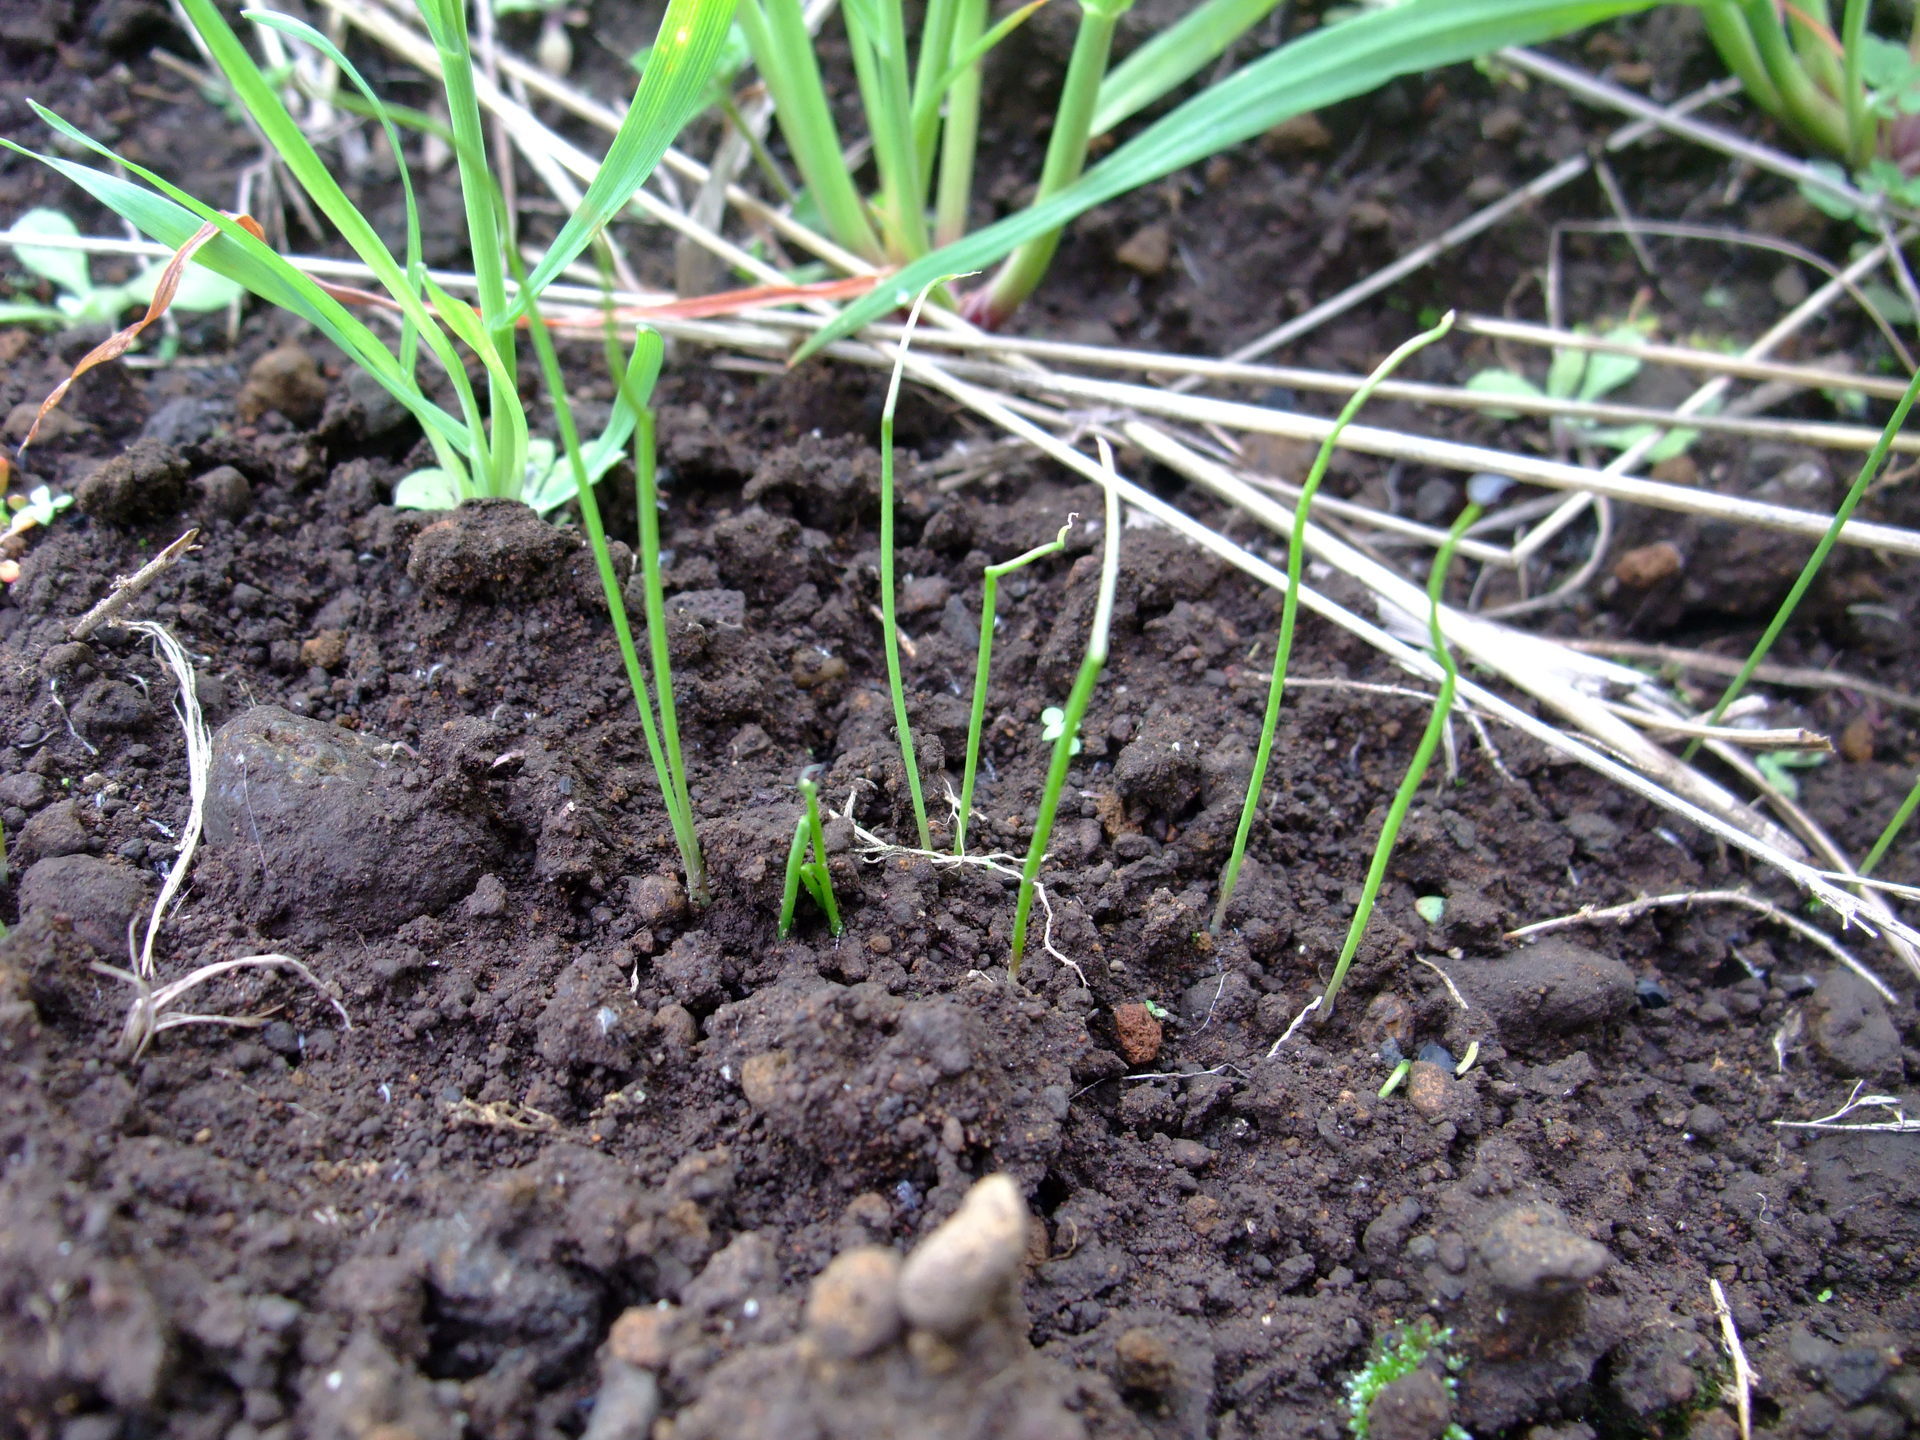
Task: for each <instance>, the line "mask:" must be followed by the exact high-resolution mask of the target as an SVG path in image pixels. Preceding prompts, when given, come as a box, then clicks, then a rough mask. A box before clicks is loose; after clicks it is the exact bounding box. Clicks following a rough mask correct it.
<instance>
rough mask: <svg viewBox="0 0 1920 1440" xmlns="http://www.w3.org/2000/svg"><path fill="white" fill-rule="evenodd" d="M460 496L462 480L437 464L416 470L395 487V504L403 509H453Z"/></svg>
mask: <svg viewBox="0 0 1920 1440" xmlns="http://www.w3.org/2000/svg"><path fill="white" fill-rule="evenodd" d="M460 498H461V485H460V481H459V480H458V479H457V478H455V477H454V476H452V475H449V474H448V473H447V472H446V471H445V470H442V469H441V468H440V467H439V466H437V465H436V466H430V467H429V468H427V469H425V470H416V471H414V472H413V473H412V474H411V475H408V476H407V477H405V478H404V479H403V480H401V482H400V483H399V484H398V485H396V486H394V487H393V503H394V506H395V507H396V508H398V509H401V510H451V509H453V508H454V507H455V506H456V505H458V504H459V503H460Z"/></svg>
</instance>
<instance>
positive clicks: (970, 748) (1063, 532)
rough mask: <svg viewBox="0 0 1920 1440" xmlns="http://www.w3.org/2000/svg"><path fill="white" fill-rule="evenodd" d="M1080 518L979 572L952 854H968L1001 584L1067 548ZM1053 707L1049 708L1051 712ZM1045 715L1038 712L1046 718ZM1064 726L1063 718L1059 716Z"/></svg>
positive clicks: (1068, 522) (1072, 517)
mask: <svg viewBox="0 0 1920 1440" xmlns="http://www.w3.org/2000/svg"><path fill="white" fill-rule="evenodd" d="M1079 518H1080V517H1079V516H1077V515H1069V516H1067V523H1066V524H1064V525H1062V526H1061V527H1060V533H1059V534H1058V535H1056V536H1054V537H1053V539H1051V540H1050V541H1048V542H1047V543H1046V544H1045V545H1036V546H1035V547H1034V548H1033V549H1031V550H1029V551H1027V553H1026V554H1024V555H1016V556H1014V557H1013V559H1011V560H1003V561H1002V562H1001V563H1000V564H998V565H989V566H987V568H986V569H985V570H983V571H981V572H980V574H981V580H980V656H979V659H977V660H976V661H975V662H974V666H973V709H972V712H971V713H970V714H969V715H968V717H967V760H966V767H965V769H964V770H962V772H961V777H960V817H959V819H958V820H956V821H955V822H954V828H953V853H954V854H956V855H964V854H966V853H967V821H968V820H969V819H971V818H972V816H973V782H974V780H975V778H976V776H977V775H978V772H979V768H980V732H981V727H982V726H983V725H984V724H985V723H986V718H987V672H988V670H989V668H990V667H991V665H992V663H993V627H994V625H995V624H996V623H998V618H999V617H998V614H997V607H998V605H999V600H1000V581H1001V579H1002V578H1003V577H1005V576H1008V575H1011V574H1012V573H1013V572H1014V571H1016V570H1019V569H1022V568H1024V567H1025V566H1028V565H1031V564H1032V563H1033V562H1034V561H1036V560H1040V559H1044V558H1045V557H1046V556H1048V555H1052V554H1055V553H1057V552H1058V551H1060V550H1063V549H1065V548H1066V544H1067V532H1068V531H1070V530H1072V529H1073V522H1074V521H1075V520H1077V519H1079ZM1051 708H1052V707H1048V709H1049V710H1051ZM1046 715H1047V711H1042V712H1041V718H1042V719H1043V720H1044V719H1045V718H1046ZM1061 719H1062V721H1063V722H1064V720H1065V719H1066V717H1065V715H1064V714H1062V715H1061ZM1041 738H1042V739H1046V740H1051V739H1052V738H1053V737H1052V736H1051V735H1047V734H1044V733H1043V734H1042V736H1041Z"/></svg>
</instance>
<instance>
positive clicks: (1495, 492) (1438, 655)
mask: <svg viewBox="0 0 1920 1440" xmlns="http://www.w3.org/2000/svg"><path fill="white" fill-rule="evenodd" d="M1512 483H1513V482H1512V481H1510V480H1508V479H1506V478H1505V477H1504V476H1500V475H1476V476H1474V477H1473V478H1472V479H1471V480H1469V481H1468V482H1467V507H1466V509H1464V510H1462V511H1461V512H1460V517H1459V518H1458V519H1457V520H1455V521H1454V522H1453V528H1452V529H1451V530H1449V531H1448V532H1447V538H1446V541H1445V543H1443V544H1442V545H1441V546H1440V550H1439V553H1438V554H1436V555H1435V556H1434V557H1433V573H1432V574H1431V575H1430V576H1428V578H1427V633H1428V637H1429V643H1430V645H1431V648H1432V654H1433V658H1434V660H1435V661H1436V662H1437V663H1438V664H1439V666H1440V668H1441V670H1442V671H1443V672H1444V675H1443V678H1442V679H1441V681H1440V692H1439V694H1437V695H1435V696H1434V700H1433V714H1432V715H1431V716H1430V717H1429V718H1428V720H1427V728H1426V729H1425V730H1424V731H1423V732H1422V733H1421V736H1420V743H1419V744H1418V745H1417V746H1415V747H1414V751H1413V762H1412V763H1411V764H1410V765H1408V766H1407V773H1406V775H1405V776H1404V777H1403V778H1402V779H1401V781H1400V788H1399V789H1398V790H1397V791H1395V792H1394V797H1393V804H1392V805H1391V806H1390V807H1388V810H1387V820H1386V823H1385V824H1384V825H1382V826H1381V827H1380V838H1379V840H1378V841H1377V842H1376V843H1375V845H1374V847H1373V863H1372V864H1371V865H1369V866H1368V867H1367V878H1366V883H1365V884H1364V885H1363V886H1362V887H1361V890H1360V903H1359V905H1358V906H1356V907H1355V908H1354V912H1353V922H1352V924H1350V925H1349V926H1348V927H1347V939H1346V943H1345V944H1344V945H1342V946H1341V947H1340V959H1339V961H1338V962H1337V963H1336V964H1335V965H1334V967H1333V978H1332V979H1331V980H1329V981H1327V989H1326V993H1325V994H1324V995H1323V996H1322V997H1321V999H1322V1000H1323V1001H1324V1002H1325V1003H1324V1004H1323V1005H1322V1006H1321V1008H1320V1017H1321V1019H1322V1020H1325V1019H1326V1017H1327V1016H1329V1015H1331V1014H1332V1013H1333V999H1334V996H1336V995H1338V994H1339V993H1340V986H1341V984H1342V983H1343V982H1344V981H1345V980H1346V978H1347V970H1348V968H1349V967H1350V966H1352V964H1353V957H1354V954H1355V952H1356V951H1358V950H1359V948H1360V941H1361V939H1362V938H1363V937H1365V935H1366V933H1367V922H1368V921H1369V920H1370V919H1372V918H1373V904H1374V901H1375V900H1377V899H1378V898H1379V896H1380V884H1381V882H1382V881H1383V880H1385V879H1386V875H1387V861H1388V860H1390V859H1392V858H1393V847H1394V844H1395V842H1396V841H1398V840H1399V838H1400V826H1401V825H1402V824H1403V823H1404V822H1405V821H1406V818H1407V811H1408V810H1410V809H1411V808H1412V807H1413V797H1414V796H1415V794H1417V793H1418V792H1419V789H1420V785H1421V782H1422V781H1424V780H1425V779H1426V778H1427V767H1428V766H1429V765H1431V764H1432V763H1433V752H1434V751H1435V750H1437V749H1439V747H1440V735H1441V732H1442V731H1444V730H1445V729H1446V726H1447V717H1448V715H1449V714H1450V713H1451V711H1452V710H1453V695H1454V691H1455V690H1456V689H1457V688H1458V687H1459V684H1460V671H1459V669H1458V667H1456V666H1455V664H1454V662H1453V651H1452V649H1451V648H1449V646H1448V645H1447V636H1446V632H1445V631H1444V630H1442V629H1441V628H1440V597H1441V595H1442V593H1444V592H1445V590H1446V588H1447V571H1448V570H1449V569H1450V568H1451V567H1452V565H1453V552H1454V551H1455V550H1456V549H1458V548H1459V545H1460V540H1461V537H1462V536H1464V535H1465V534H1466V533H1467V531H1468V529H1469V528H1471V527H1472V525H1473V522H1474V521H1476V520H1478V519H1479V518H1480V516H1481V515H1482V513H1484V512H1485V510H1486V507H1487V506H1489V505H1491V504H1492V503H1493V502H1494V501H1495V500H1497V499H1499V498H1500V495H1501V494H1502V493H1503V492H1504V491H1505V490H1506V489H1507V488H1508V486H1510V485H1511V484H1512Z"/></svg>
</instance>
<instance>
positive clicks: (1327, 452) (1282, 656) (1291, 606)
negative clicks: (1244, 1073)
mask: <svg viewBox="0 0 1920 1440" xmlns="http://www.w3.org/2000/svg"><path fill="white" fill-rule="evenodd" d="M1452 328H1453V312H1452V311H1451V310H1449V311H1448V312H1447V313H1446V314H1445V315H1443V316H1442V317H1441V318H1440V323H1439V324H1437V325H1435V326H1434V327H1433V328H1432V329H1431V330H1427V331H1425V332H1423V333H1421V334H1419V335H1416V336H1414V337H1413V338H1412V339H1411V340H1409V341H1407V342H1406V343H1405V344H1404V345H1402V346H1400V347H1399V348H1398V349H1397V350H1395V351H1394V352H1393V353H1392V354H1391V355H1389V356H1387V358H1386V359H1384V360H1382V361H1381V362H1380V363H1379V365H1377V366H1376V367H1375V368H1374V371H1373V373H1372V374H1371V375H1369V376H1367V378H1366V381H1365V382H1364V383H1363V384H1362V385H1361V386H1360V388H1359V389H1358V390H1356V391H1354V392H1353V397H1352V398H1351V399H1350V400H1348V401H1347V403H1346V405H1345V406H1344V407H1342V409H1341V411H1340V417H1339V419H1337V420H1336V421H1334V425H1333V429H1332V430H1330V431H1329V432H1328V433H1327V438H1326V439H1325V440H1324V441H1322V442H1321V445H1320V451H1319V453H1318V454H1316V455H1315V456H1314V457H1313V466H1312V468H1311V469H1309V470H1308V471H1307V478H1306V481H1305V483H1303V484H1302V485H1301V487H1300V499H1299V501H1298V503H1297V504H1295V506H1294V509H1293V530H1292V532H1291V533H1290V534H1289V536H1288V538H1287V591H1286V595H1285V596H1284V597H1283V598H1282V600H1281V602H1280V638H1279V641H1278V642H1277V643H1276V644H1275V646H1274V652H1273V675H1272V678H1271V680H1270V681H1269V682H1268V685H1267V710H1266V714H1265V716H1264V717H1263V718H1262V720H1261V722H1260V743H1259V745H1258V747H1257V748H1256V749H1255V751H1254V756H1253V773H1252V775H1251V776H1249V777H1248V780H1247V798H1246V801H1245V803H1244V804H1242V805H1241V807H1240V826H1239V828H1238V829H1237V830H1236V831H1235V832H1234V836H1233V849H1232V850H1231V851H1229V852H1228V854H1227V864H1226V868H1225V869H1224V870H1222V871H1221V872H1220V898H1219V900H1218V902H1216V904H1215V905H1214V907H1213V925H1212V927H1211V928H1212V931H1213V933H1214V934H1216V935H1218V934H1219V933H1220V927H1221V926H1222V925H1223V924H1225V923H1226V917H1227V907H1228V906H1229V905H1230V904H1232V902H1233V892H1234V889H1235V887H1236V886H1238V885H1239V883H1240V867H1241V866H1242V865H1243V864H1244V863H1245V861H1246V858H1247V839H1248V837H1249V836H1250V835H1251V834H1252V833H1253V820H1254V816H1255V815H1256V814H1257V813H1258V812H1259V809H1260V795H1261V791H1262V790H1263V789H1264V788H1265V786H1266V783H1267V766H1268V763H1269V762H1270V761H1271V760H1272V758H1273V737H1274V733H1275V731H1276V730H1277V729H1278V727H1279V724H1280V701H1281V698H1282V696H1283V695H1284V694H1285V693H1286V688H1287V661H1288V660H1289V658H1290V657H1291V656H1292V654H1293V627H1294V622H1295V620H1296V619H1297V618H1298V617H1299V614H1300V575H1301V566H1302V563H1303V561H1304V560H1305V557H1306V549H1307V545H1306V537H1307V517H1308V512H1309V511H1310V510H1311V509H1312V507H1313V497H1314V496H1315V495H1316V494H1317V493H1318V492H1319V489H1320V482H1321V481H1322V480H1323V479H1325V478H1326V474H1327V466H1328V464H1329V463H1330V462H1331V461H1332V459H1333V451H1334V447H1335V446H1336V445H1337V444H1338V443H1339V441H1340V435H1341V432H1342V431H1344V430H1345V429H1346V428H1347V425H1348V423H1349V422H1351V421H1352V419H1353V417H1354V416H1355V415H1357V414H1359V413H1360V407H1361V406H1363V405H1365V404H1366V403H1367V401H1368V400H1369V399H1370V398H1371V397H1372V395H1373V392H1374V391H1375V390H1376V389H1377V388H1378V387H1379V385H1380V383H1381V382H1382V381H1383V380H1385V379H1386V378H1387V377H1388V376H1390V375H1391V374H1393V372H1394V371H1395V370H1397V369H1399V367H1400V365H1401V363H1402V362H1403V361H1404V360H1406V358H1407V357H1408V356H1410V355H1413V354H1416V353H1417V352H1419V351H1421V350H1423V349H1425V348H1426V347H1427V346H1429V345H1431V344H1432V343H1433V342H1434V341H1436V340H1438V339H1439V338H1440V337H1441V336H1443V335H1445V334H1446V333H1447V332H1448V331H1449V330H1451V329H1452Z"/></svg>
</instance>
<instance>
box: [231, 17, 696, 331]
mask: <svg viewBox="0 0 1920 1440" xmlns="http://www.w3.org/2000/svg"><path fill="white" fill-rule="evenodd" d="M199 3H203V4H204V3H206V0H199ZM733 5H734V0H669V3H668V5H667V13H666V14H665V15H664V16H663V17H662V18H661V21H660V33H659V36H658V37H657V38H656V39H655V40H654V43H653V50H652V53H651V55H650V56H649V58H648V61H647V68H646V72H645V73H644V74H642V75H641V77H640V86H639V89H638V90H636V91H635V92H634V96H633V103H632V104H631V105H630V106H628V107H627V115H626V118H625V119H624V120H622V121H621V122H620V129H619V131H618V132H617V133H616V134H615V135H614V137H613V144H612V145H611V146H610V147H609V148H608V150H607V158H606V159H605V160H603V161H602V162H601V164H600V173H599V174H597V175H595V176H594V177H593V183H592V184H590V185H588V186H587V193H586V194H585V195H583V196H582V197H581V199H580V203H579V205H578V206H576V207H575V209H574V212H573V214H571V215H569V216H568V217H567V223H566V224H565V225H564V226H562V227H561V229H560V233H559V235H557V236H556V237H555V238H554V242H553V244H552V245H551V246H550V247H548V250H547V253H546V256H545V258H544V259H542V260H541V262H540V263H539V264H538V265H537V266H535V267H534V271H533V275H532V276H531V278H529V280H528V281H527V286H528V289H529V290H530V291H531V293H532V294H534V295H538V294H539V293H540V292H541V291H542V290H544V289H545V288H546V287H547V286H548V285H549V284H550V283H552V280H553V277H554V276H556V275H558V274H559V273H560V272H561V270H563V269H564V268H566V267H567V266H568V265H571V264H572V263H573V261H574V259H575V257H576V256H578V255H579V254H580V252H581V251H582V250H585V249H586V248H587V245H588V244H589V243H590V242H591V241H592V239H593V237H594V236H595V235H597V234H598V233H599V232H600V229H601V227H602V226H604V225H605V224H606V223H607V222H608V221H609V220H611V219H612V218H613V217H614V216H615V215H617V214H619V213H620V211H621V210H623V209H625V208H626V205H627V202H628V201H629V200H631V199H632V198H633V192H634V191H636V190H638V189H639V188H640V186H641V185H642V184H643V183H645V181H646V179H647V177H648V176H649V175H651V174H652V173H653V167H654V166H655V165H657V164H659V163H660V157H661V156H662V155H664V154H666V151H667V146H669V145H670V144H672V143H673V138H674V136H676V135H678V134H679V133H680V128H681V126H683V125H685V124H686V123H687V121H688V120H689V119H690V118H692V116H693V115H694V114H695V113H696V112H698V111H699V110H701V109H702V108H704V106H705V105H706V98H707V83H708V81H709V80H710V79H711V78H712V75H713V69H714V65H715V62H717V61H718V60H719V58H720V52H721V50H722V48H723V47H724V46H725V45H726V42H727V30H728V27H730V26H731V25H732V24H733ZM520 308H521V309H524V308H525V306H524V297H523V304H522V306H521V307H520Z"/></svg>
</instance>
